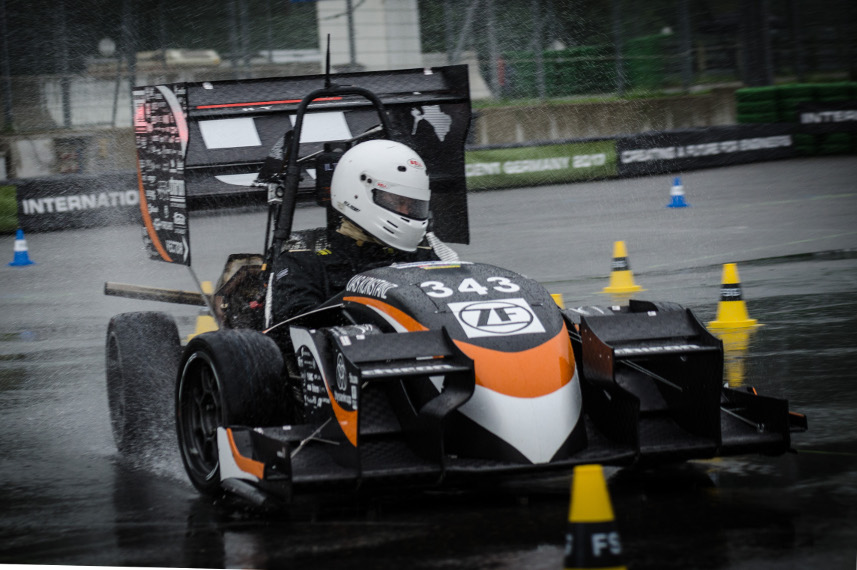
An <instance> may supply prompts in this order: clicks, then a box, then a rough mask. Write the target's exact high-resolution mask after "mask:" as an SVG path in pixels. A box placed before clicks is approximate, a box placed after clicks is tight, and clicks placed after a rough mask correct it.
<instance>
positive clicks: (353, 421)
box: [324, 382, 357, 447]
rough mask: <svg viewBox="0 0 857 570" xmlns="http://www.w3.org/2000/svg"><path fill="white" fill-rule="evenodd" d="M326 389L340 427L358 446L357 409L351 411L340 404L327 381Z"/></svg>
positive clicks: (352, 443) (349, 439) (352, 442)
mask: <svg viewBox="0 0 857 570" xmlns="http://www.w3.org/2000/svg"><path fill="white" fill-rule="evenodd" d="M324 389H325V390H327V397H328V398H330V407H331V408H333V415H335V416H336V421H338V422H339V427H340V429H342V433H344V434H345V437H346V438H348V441H350V442H351V445H353V446H354V447H357V410H354V411H351V412H349V411H348V410H346V409H344V408H343V407H342V406H340V405H339V404H338V403H337V401H336V398H334V397H333V392H331V391H330V386H328V385H327V382H325V384H324Z"/></svg>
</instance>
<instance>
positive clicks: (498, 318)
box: [448, 299, 545, 338]
mask: <svg viewBox="0 0 857 570" xmlns="http://www.w3.org/2000/svg"><path fill="white" fill-rule="evenodd" d="M448 306H449V309H450V310H451V311H452V312H453V314H454V315H455V318H456V319H458V322H459V324H460V325H461V327H462V328H463V329H464V332H465V334H467V337H468V338H476V337H483V336H510V335H516V334H533V333H543V332H545V328H544V327H543V326H542V323H541V321H539V318H538V317H537V316H536V314H535V313H534V312H533V309H532V308H531V307H530V305H529V303H527V302H526V301H525V300H524V299H503V300H498V301H477V302H463V303H450V304H449V305H448Z"/></svg>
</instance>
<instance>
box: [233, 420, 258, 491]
mask: <svg viewBox="0 0 857 570" xmlns="http://www.w3.org/2000/svg"><path fill="white" fill-rule="evenodd" d="M226 435H227V436H228V437H229V449H231V450H232V458H233V459H234V460H235V464H236V465H237V466H238V468H239V469H241V471H244V472H245V473H250V474H251V475H255V476H256V477H258V478H259V479H264V478H265V464H264V463H262V462H261V461H256V460H255V459H250V458H249V457H244V456H243V455H241V453H239V451H238V447H237V446H236V445H235V439H233V437H232V429H230V428H226Z"/></svg>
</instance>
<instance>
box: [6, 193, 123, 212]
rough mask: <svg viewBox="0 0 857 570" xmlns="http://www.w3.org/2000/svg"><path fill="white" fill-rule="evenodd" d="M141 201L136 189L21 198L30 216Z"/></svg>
mask: <svg viewBox="0 0 857 570" xmlns="http://www.w3.org/2000/svg"><path fill="white" fill-rule="evenodd" d="M139 203H140V194H139V193H138V192H137V191H136V190H128V191H125V192H100V193H98V194H77V195H73V196H46V197H44V198H26V199H24V200H21V206H22V208H23V211H24V214H26V215H28V216H32V215H38V214H54V213H58V212H73V211H75V210H97V209H99V208H115V207H119V206H136V205H138V204H139Z"/></svg>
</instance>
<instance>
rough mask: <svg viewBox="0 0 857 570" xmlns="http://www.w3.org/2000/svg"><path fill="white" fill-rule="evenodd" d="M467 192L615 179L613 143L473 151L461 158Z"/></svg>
mask: <svg viewBox="0 0 857 570" xmlns="http://www.w3.org/2000/svg"><path fill="white" fill-rule="evenodd" d="M464 163H465V164H464V174H465V177H466V178H467V188H468V190H483V189H488V188H508V187H511V186H518V187H522V186H534V185H537V184H562V183H565V182H574V181H579V180H592V179H596V178H609V177H615V176H616V144H615V142H614V141H613V140H593V141H580V142H560V143H555V144H542V145H534V146H516V147H502V148H474V149H469V150H467V151H466V152H465V155H464Z"/></svg>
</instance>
